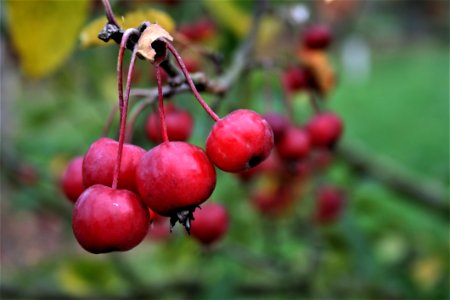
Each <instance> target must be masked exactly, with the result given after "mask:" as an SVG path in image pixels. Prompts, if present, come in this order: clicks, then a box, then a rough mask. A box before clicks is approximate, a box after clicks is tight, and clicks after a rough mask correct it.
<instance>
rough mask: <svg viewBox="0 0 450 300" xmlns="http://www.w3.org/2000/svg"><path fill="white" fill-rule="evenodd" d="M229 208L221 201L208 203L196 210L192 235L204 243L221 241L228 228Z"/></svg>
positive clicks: (209, 243)
mask: <svg viewBox="0 0 450 300" xmlns="http://www.w3.org/2000/svg"><path fill="white" fill-rule="evenodd" d="M228 223H229V217H228V213H227V210H226V209H225V207H223V206H222V205H221V204H219V203H207V204H205V205H203V206H202V207H201V208H199V209H197V210H196V211H195V212H194V220H193V221H192V228H191V236H192V237H193V238H194V239H196V240H197V241H199V242H200V243H201V244H203V245H211V244H213V243H215V242H217V241H219V240H220V239H221V238H222V237H223V236H224V235H225V233H226V232H227V230H228Z"/></svg>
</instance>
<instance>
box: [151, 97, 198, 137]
mask: <svg viewBox="0 0 450 300" xmlns="http://www.w3.org/2000/svg"><path fill="white" fill-rule="evenodd" d="M165 117H166V119H165V120H166V126H167V135H168V137H169V140H171V141H187V140H188V139H189V137H190V136H191V132H192V128H193V125H194V122H193V120H192V117H191V114H190V113H189V112H188V111H186V110H183V109H181V108H178V107H175V106H174V105H165ZM145 132H146V134H147V137H148V139H149V140H151V141H152V142H154V143H158V144H159V143H161V142H162V141H163V138H162V129H161V122H160V118H159V113H158V112H153V113H151V114H149V115H148V118H147V122H146V125H145Z"/></svg>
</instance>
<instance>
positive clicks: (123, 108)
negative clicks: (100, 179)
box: [112, 29, 136, 189]
mask: <svg viewBox="0 0 450 300" xmlns="http://www.w3.org/2000/svg"><path fill="white" fill-rule="evenodd" d="M135 32H136V29H127V30H125V32H124V33H123V36H122V41H121V43H120V48H119V55H118V59H117V83H118V92H119V110H120V129H119V147H118V150H117V159H116V165H115V166H114V177H113V182H112V188H113V189H117V185H118V182H119V174H120V164H121V162H122V152H123V143H124V140H125V129H126V123H127V111H128V99H129V97H130V90H131V77H132V73H133V69H134V63H135V61H136V48H134V49H133V53H132V55H131V59H130V65H129V67H128V75H127V82H126V87H125V98H124V96H123V78H122V77H123V76H122V69H123V56H124V53H125V49H126V44H127V40H128V38H129V37H130V36H131V35H132V34H134V33H135Z"/></svg>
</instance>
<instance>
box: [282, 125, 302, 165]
mask: <svg viewBox="0 0 450 300" xmlns="http://www.w3.org/2000/svg"><path fill="white" fill-rule="evenodd" d="M276 149H277V151H278V154H279V155H280V157H281V158H282V159H285V160H298V159H302V158H305V157H306V156H307V155H308V154H309V151H310V149H311V142H310V138H309V135H308V133H307V132H306V131H305V130H304V129H302V128H300V127H294V126H292V127H290V128H288V130H287V131H286V133H285V134H284V136H283V138H282V139H281V141H280V142H279V143H278V144H277V145H276Z"/></svg>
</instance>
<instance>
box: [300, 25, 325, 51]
mask: <svg viewBox="0 0 450 300" xmlns="http://www.w3.org/2000/svg"><path fill="white" fill-rule="evenodd" d="M331 40H332V36H331V32H330V29H329V28H328V27H326V26H324V25H315V26H312V27H310V28H308V29H306V31H305V33H304V35H303V45H304V46H305V47H306V48H308V49H326V48H327V47H328V46H329V45H330V43H331Z"/></svg>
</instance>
